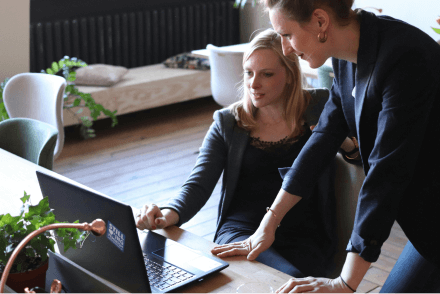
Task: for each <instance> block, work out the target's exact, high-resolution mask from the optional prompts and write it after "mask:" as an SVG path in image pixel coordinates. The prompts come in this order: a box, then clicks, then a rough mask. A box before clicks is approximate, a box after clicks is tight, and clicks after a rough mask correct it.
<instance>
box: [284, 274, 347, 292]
mask: <svg viewBox="0 0 440 294" xmlns="http://www.w3.org/2000/svg"><path fill="white" fill-rule="evenodd" d="M302 292H318V293H331V292H333V293H353V292H352V291H351V290H350V289H348V288H347V286H345V284H344V283H343V282H342V281H341V279H340V278H339V277H338V278H336V279H327V278H314V277H307V278H291V279H290V280H288V281H287V282H286V283H285V284H284V285H282V286H281V287H280V288H278V289H277V290H276V291H275V293H302Z"/></svg>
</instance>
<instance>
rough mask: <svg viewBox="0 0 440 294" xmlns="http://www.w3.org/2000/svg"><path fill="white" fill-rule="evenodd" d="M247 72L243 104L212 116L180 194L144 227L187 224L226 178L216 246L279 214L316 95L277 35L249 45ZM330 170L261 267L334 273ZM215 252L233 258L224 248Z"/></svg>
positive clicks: (146, 217) (141, 223) (153, 211)
mask: <svg viewBox="0 0 440 294" xmlns="http://www.w3.org/2000/svg"><path fill="white" fill-rule="evenodd" d="M243 69H244V80H243V88H244V89H243V90H244V91H243V92H244V93H243V96H242V99H241V100H240V101H239V102H236V103H234V104H232V105H231V106H229V107H228V108H225V109H222V110H219V111H216V112H215V113H214V122H213V124H212V125H211V127H210V129H209V131H208V133H207V135H206V137H205V139H204V142H203V145H202V147H201V149H200V154H199V156H198V158H197V162H196V165H195V167H194V169H193V171H192V173H191V175H190V176H189V178H188V180H187V181H186V183H185V184H184V185H183V186H182V188H181V190H180V192H179V195H177V196H176V197H175V198H173V199H171V200H169V202H168V204H167V205H166V206H164V207H161V208H159V207H157V205H155V204H148V205H145V206H144V207H143V208H142V209H141V212H140V213H139V215H138V216H137V218H136V222H137V227H138V228H139V229H148V230H154V229H157V228H164V227H168V226H171V225H177V226H180V225H182V224H183V223H185V222H187V221H189V220H190V219H191V218H192V217H193V216H194V215H195V214H196V213H197V212H198V211H199V210H200V209H201V208H202V207H203V205H204V204H205V203H206V202H207V200H208V199H209V197H210V196H211V193H212V191H213V189H214V187H215V186H216V184H217V182H218V180H219V178H220V176H221V174H222V172H223V185H222V190H221V200H220V203H219V209H218V220H217V230H216V233H215V238H214V242H216V243H218V244H226V243H231V242H237V241H241V240H245V239H246V238H248V237H249V236H251V235H252V234H253V233H254V232H255V230H256V229H257V228H258V226H259V224H260V222H261V219H262V218H263V216H264V215H265V214H266V213H273V212H271V211H270V210H267V209H266V208H267V207H270V206H271V204H272V202H273V201H274V199H275V197H276V196H277V193H278V191H279V190H280V187H281V184H282V178H281V176H280V172H282V168H284V167H290V166H291V165H292V163H293V161H294V160H295V158H296V157H297V156H298V154H299V152H300V151H301V148H302V147H303V146H304V144H305V143H306V141H307V140H308V138H309V137H310V135H311V130H310V128H311V127H312V125H310V124H309V123H308V122H307V121H306V119H305V118H306V117H307V114H306V111H307V109H308V106H310V107H309V109H310V108H311V105H312V104H314V105H316V104H317V103H311V99H312V97H311V96H310V94H309V93H308V92H307V91H306V90H304V89H303V88H302V76H301V71H300V68H299V62H298V57H297V56H296V55H295V54H292V55H290V56H288V57H286V56H284V55H283V52H282V48H281V40H280V37H279V36H278V35H277V33H276V32H274V31H273V30H272V29H268V30H266V31H263V32H261V33H260V34H258V35H257V36H256V37H255V38H254V39H253V41H252V42H251V43H250V48H249V50H248V51H247V52H245V54H244V58H243ZM315 102H316V101H315ZM332 168H334V166H332V165H331V167H329V169H328V170H326V171H325V172H324V173H323V174H322V176H321V178H320V180H319V181H318V182H319V184H318V185H317V186H316V187H315V192H314V196H313V197H311V198H310V199H307V200H303V201H300V203H298V204H297V205H295V207H294V208H293V209H291V210H290V211H289V212H288V214H287V215H286V217H285V218H284V220H283V223H282V224H281V225H280V226H279V228H278V229H277V233H276V234H277V235H276V239H275V242H274V243H273V245H272V246H271V247H270V248H269V249H268V250H266V251H265V252H263V253H262V254H260V255H259V257H258V258H257V260H258V261H260V262H262V263H264V264H266V265H268V266H271V267H273V268H276V269H278V270H280V271H282V272H285V273H287V274H289V275H292V276H294V277H305V276H309V275H315V276H316V275H317V276H326V275H328V274H329V271H330V270H331V269H332V265H333V256H334V253H335V236H336V234H335V233H334V232H333V230H334V227H335V226H334V223H335V218H334V209H333V208H334V189H333V184H334V179H333V177H332V176H333V173H334V171H333V169H332ZM279 169H281V170H279ZM233 250H236V249H233ZM220 252H222V253H220ZM213 253H220V254H219V256H222V255H223V256H227V255H228V253H227V251H226V252H225V250H221V251H219V252H213Z"/></svg>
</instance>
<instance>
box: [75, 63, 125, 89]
mask: <svg viewBox="0 0 440 294" xmlns="http://www.w3.org/2000/svg"><path fill="white" fill-rule="evenodd" d="M127 72H128V69H127V68H125V67H123V66H115V65H108V64H90V65H88V66H86V67H80V68H78V69H77V70H76V80H75V84H77V85H87V86H112V85H114V84H116V83H117V82H119V81H120V80H121V79H122V77H123V76H124V75H125V74H126V73H127Z"/></svg>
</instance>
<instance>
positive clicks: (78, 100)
mask: <svg viewBox="0 0 440 294" xmlns="http://www.w3.org/2000/svg"><path fill="white" fill-rule="evenodd" d="M80 103H81V99H79V98H76V99H75V101H73V106H74V107H77V106H78V105H79V104H80Z"/></svg>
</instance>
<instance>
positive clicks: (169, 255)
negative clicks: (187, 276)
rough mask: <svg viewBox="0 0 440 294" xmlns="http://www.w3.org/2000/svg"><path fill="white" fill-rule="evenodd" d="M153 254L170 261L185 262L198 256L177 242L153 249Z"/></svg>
mask: <svg viewBox="0 0 440 294" xmlns="http://www.w3.org/2000/svg"><path fill="white" fill-rule="evenodd" d="M153 254H155V255H157V256H160V257H162V258H163V259H164V260H165V261H167V262H170V263H184V262H185V263H186V262H188V261H190V260H192V259H196V258H197V257H199V256H200V255H199V254H197V253H194V252H192V251H191V250H188V249H186V248H185V247H182V246H180V245H177V244H171V245H168V246H166V247H165V248H162V249H159V250H156V251H154V252H153Z"/></svg>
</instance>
